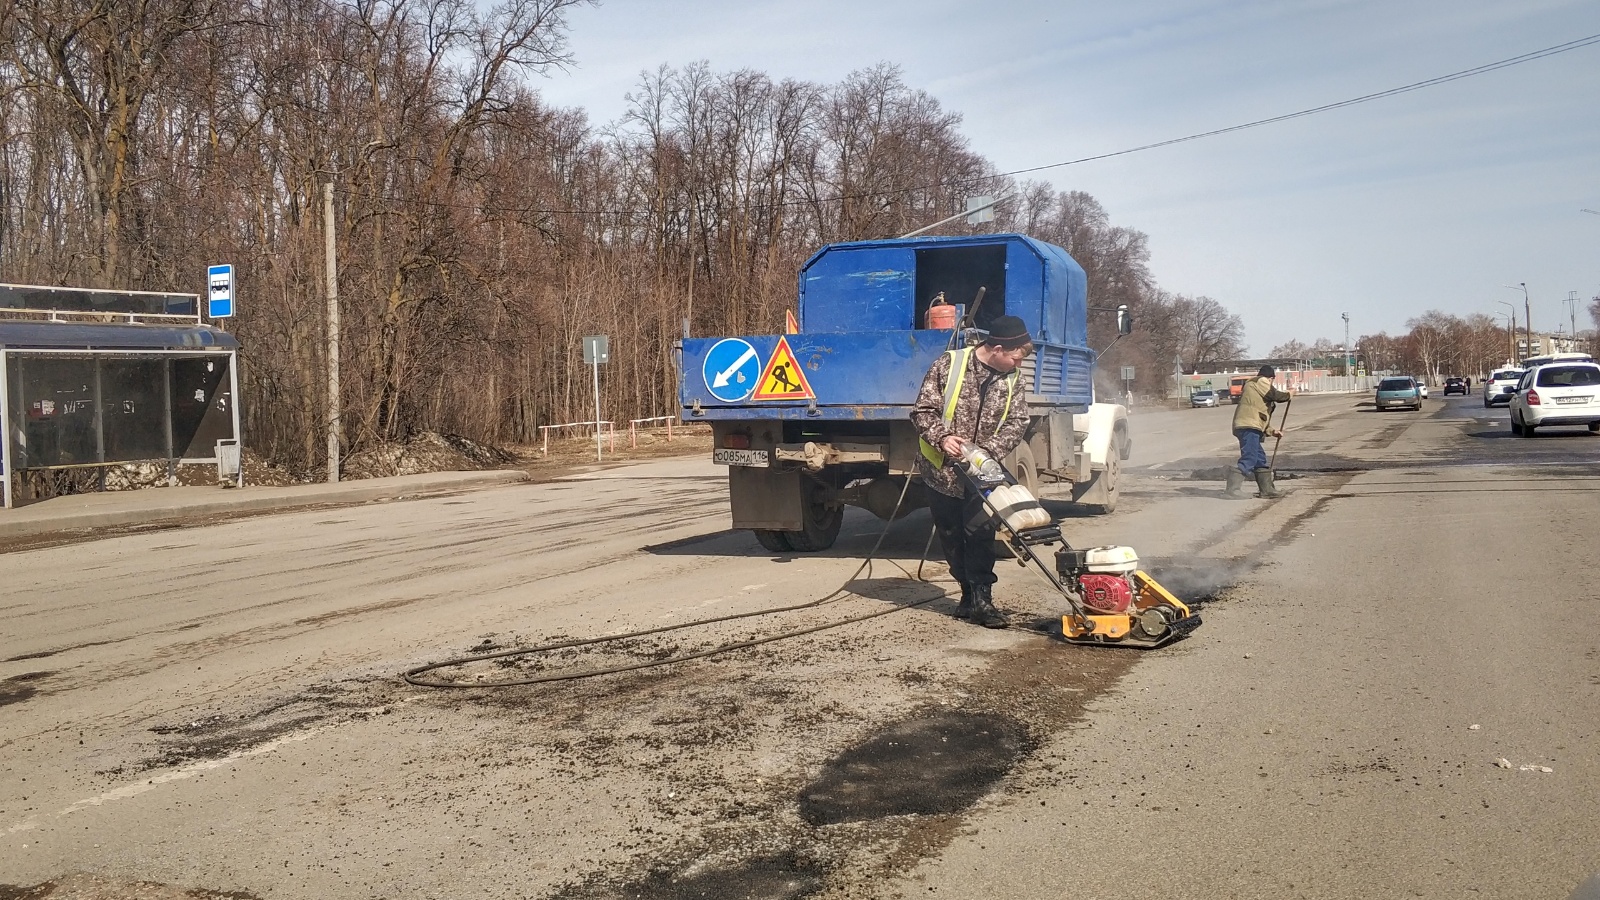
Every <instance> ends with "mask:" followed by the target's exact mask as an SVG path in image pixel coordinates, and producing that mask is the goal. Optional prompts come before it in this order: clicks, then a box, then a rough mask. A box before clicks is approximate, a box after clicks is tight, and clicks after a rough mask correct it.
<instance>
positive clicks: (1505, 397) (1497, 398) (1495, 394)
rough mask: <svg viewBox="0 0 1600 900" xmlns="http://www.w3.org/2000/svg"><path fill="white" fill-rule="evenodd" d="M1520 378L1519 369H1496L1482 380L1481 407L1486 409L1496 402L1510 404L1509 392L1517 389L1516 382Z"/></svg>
mask: <svg viewBox="0 0 1600 900" xmlns="http://www.w3.org/2000/svg"><path fill="white" fill-rule="evenodd" d="M1521 380H1522V370H1521V369H1497V370H1495V371H1494V372H1492V373H1491V374H1490V375H1489V377H1488V378H1485V379H1484V380H1483V407H1484V409H1488V408H1489V407H1491V406H1493V405H1495V404H1496V403H1504V404H1506V405H1508V406H1509V405H1510V404H1511V392H1512V391H1515V390H1516V389H1517V382H1519V381H1521Z"/></svg>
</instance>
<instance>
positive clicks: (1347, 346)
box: [1339, 313, 1355, 387]
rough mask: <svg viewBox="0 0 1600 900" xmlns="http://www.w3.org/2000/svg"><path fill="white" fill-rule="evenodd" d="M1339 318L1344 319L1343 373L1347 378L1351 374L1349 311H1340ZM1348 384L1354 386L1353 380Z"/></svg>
mask: <svg viewBox="0 0 1600 900" xmlns="http://www.w3.org/2000/svg"><path fill="white" fill-rule="evenodd" d="M1339 318H1341V319H1343V320H1344V374H1345V377H1346V378H1349V377H1350V374H1351V372H1350V314H1349V313H1340V314H1339ZM1350 384H1351V386H1352V387H1354V386H1355V382H1351V383H1350Z"/></svg>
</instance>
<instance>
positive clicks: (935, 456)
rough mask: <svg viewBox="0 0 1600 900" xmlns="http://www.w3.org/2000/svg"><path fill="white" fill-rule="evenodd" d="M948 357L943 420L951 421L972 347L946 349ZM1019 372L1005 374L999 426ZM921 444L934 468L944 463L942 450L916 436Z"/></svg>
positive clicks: (1013, 393)
mask: <svg viewBox="0 0 1600 900" xmlns="http://www.w3.org/2000/svg"><path fill="white" fill-rule="evenodd" d="M948 355H949V357H950V377H949V378H946V379H945V383H944V420H945V421H946V422H953V421H955V418H956V398H957V397H959V396H961V382H962V380H963V379H965V378H966V377H967V360H969V359H971V358H972V348H971V347H964V348H962V349H960V350H951V351H948ZM1019 374H1020V373H1019V372H1017V370H1015V369H1013V370H1011V372H1009V373H1008V374H1007V375H1006V376H1005V379H1006V406H1005V409H1003V410H1001V411H1000V427H1003V426H1004V425H1005V422H1006V417H1007V416H1009V415H1011V398H1012V396H1013V395H1015V394H1016V390H1017V376H1018V375H1019ZM1000 427H996V428H995V433H996V434H998V433H999V432H1000ZM917 441H918V442H919V443H920V444H921V445H922V456H923V458H925V459H927V460H928V462H930V463H933V467H934V468H935V469H937V468H939V467H940V466H943V465H944V451H943V450H940V449H939V448H938V447H935V446H934V445H932V444H930V443H928V441H927V439H926V438H918V439H917Z"/></svg>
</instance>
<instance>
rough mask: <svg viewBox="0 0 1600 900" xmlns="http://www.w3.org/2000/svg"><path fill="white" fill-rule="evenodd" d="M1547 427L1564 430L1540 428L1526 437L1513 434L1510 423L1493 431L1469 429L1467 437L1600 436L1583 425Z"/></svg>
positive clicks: (1545, 438) (1538, 438)
mask: <svg viewBox="0 0 1600 900" xmlns="http://www.w3.org/2000/svg"><path fill="white" fill-rule="evenodd" d="M1545 427H1548V428H1559V429H1562V430H1560V431H1544V430H1543V429H1540V430H1537V431H1535V432H1534V435H1533V437H1531V438H1525V437H1523V436H1522V435H1520V434H1512V433H1511V427H1510V426H1509V425H1508V426H1506V427H1505V428H1496V429H1494V430H1493V431H1468V432H1466V435H1467V437H1471V438H1478V439H1480V440H1486V441H1499V440H1504V439H1506V438H1512V439H1513V440H1518V441H1555V440H1582V439H1587V438H1592V437H1600V435H1597V434H1596V433H1595V432H1592V431H1590V430H1588V429H1587V428H1584V427H1583V426H1582V425H1576V426H1572V425H1549V426H1545Z"/></svg>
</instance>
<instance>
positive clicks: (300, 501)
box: [0, 470, 528, 539]
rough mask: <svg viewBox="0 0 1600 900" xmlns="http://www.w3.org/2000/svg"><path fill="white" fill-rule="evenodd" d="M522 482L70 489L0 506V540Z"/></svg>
mask: <svg viewBox="0 0 1600 900" xmlns="http://www.w3.org/2000/svg"><path fill="white" fill-rule="evenodd" d="M527 480H528V473H527V472H523V471H520V470H510V471H504V470H491V471H484V472H430V473H428V474H425V475H399V476H395V477H393V478H365V479H362V480H359V481H341V482H339V483H338V484H328V483H326V482H323V483H320V484H297V485H291V486H288V487H251V486H249V485H246V486H245V487H242V488H222V487H162V488H146V489H144V490H137V491H107V492H104V493H94V494H73V495H71V496H67V497H55V498H52V499H49V500H42V501H40V502H38V503H30V504H28V505H27V506H20V507H17V508H16V509H0V539H4V538H28V537H40V536H43V535H49V534H57V533H61V532H70V531H81V530H83V529H90V528H112V527H117V526H125V525H150V524H156V523H160V522H177V521H184V520H187V519H191V518H195V517H199V516H212V515H221V514H229V513H247V512H262V511H267V510H288V509H300V508H304V507H310V506H321V505H324V504H346V503H367V502H370V501H373V500H395V499H399V498H401V497H414V496H418V495H421V494H437V493H442V492H451V491H463V490H473V489H476V488H485V487H494V486H496V485H503V484H517V483H520V482H523V481H527Z"/></svg>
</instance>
